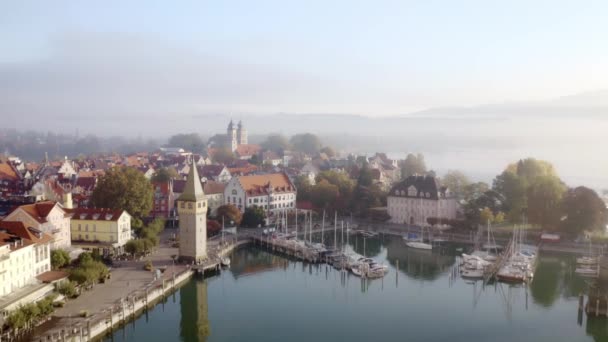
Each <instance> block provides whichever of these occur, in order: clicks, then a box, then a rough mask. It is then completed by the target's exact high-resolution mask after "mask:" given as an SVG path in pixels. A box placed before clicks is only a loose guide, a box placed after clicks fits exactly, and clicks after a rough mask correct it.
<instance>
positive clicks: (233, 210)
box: [217, 204, 243, 225]
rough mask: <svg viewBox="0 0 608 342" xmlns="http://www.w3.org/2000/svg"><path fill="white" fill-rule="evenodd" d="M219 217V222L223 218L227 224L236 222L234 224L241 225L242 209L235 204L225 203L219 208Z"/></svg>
mask: <svg viewBox="0 0 608 342" xmlns="http://www.w3.org/2000/svg"><path fill="white" fill-rule="evenodd" d="M217 219H218V221H219V222H222V220H223V221H224V223H225V224H229V223H230V222H234V224H236V225H240V224H241V220H242V219H243V216H242V214H241V211H240V210H239V209H238V208H237V207H235V206H234V205H232V204H224V205H221V206H219V207H218V208H217Z"/></svg>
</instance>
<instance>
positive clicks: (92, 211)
mask: <svg viewBox="0 0 608 342" xmlns="http://www.w3.org/2000/svg"><path fill="white" fill-rule="evenodd" d="M66 210H67V211H68V212H69V213H71V214H73V215H72V220H96V221H117V220H118V219H119V218H120V216H121V215H122V214H123V213H124V212H125V211H124V210H113V209H107V208H74V209H66ZM127 214H128V213H127Z"/></svg>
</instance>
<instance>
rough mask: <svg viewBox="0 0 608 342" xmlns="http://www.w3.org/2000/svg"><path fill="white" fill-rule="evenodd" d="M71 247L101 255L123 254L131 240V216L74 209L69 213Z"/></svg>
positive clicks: (121, 212) (122, 212) (122, 213)
mask: <svg viewBox="0 0 608 342" xmlns="http://www.w3.org/2000/svg"><path fill="white" fill-rule="evenodd" d="M70 212H71V213H72V221H71V223H70V230H71V235H72V245H73V246H77V247H80V248H82V249H84V250H88V251H95V250H97V251H98V252H99V253H100V254H101V255H104V256H107V255H112V254H122V253H124V246H125V245H126V244H127V241H129V240H131V238H132V233H131V215H129V213H127V212H126V211H125V210H111V209H97V208H92V209H88V208H76V209H72V210H71V211H70Z"/></svg>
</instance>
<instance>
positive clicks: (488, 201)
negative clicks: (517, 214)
mask: <svg viewBox="0 0 608 342" xmlns="http://www.w3.org/2000/svg"><path fill="white" fill-rule="evenodd" d="M503 202H504V197H503V196H502V195H501V194H500V193H498V192H497V191H494V190H488V191H486V192H484V193H482V194H480V195H478V196H476V197H472V198H470V199H467V200H466V202H465V204H464V215H465V217H466V221H467V223H468V224H469V225H470V226H471V227H476V226H477V225H478V224H485V223H487V217H485V221H484V219H482V218H481V212H482V211H483V210H485V209H488V210H489V211H490V212H491V213H492V215H493V216H495V217H494V220H497V219H498V218H499V217H500V219H501V221H500V222H502V221H504V216H505V215H504V213H503V212H502V209H503ZM495 222H497V221H495ZM497 223H498V222H497Z"/></svg>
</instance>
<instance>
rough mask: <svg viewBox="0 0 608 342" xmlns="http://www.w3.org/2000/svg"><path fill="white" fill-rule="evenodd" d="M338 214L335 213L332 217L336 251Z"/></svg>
mask: <svg viewBox="0 0 608 342" xmlns="http://www.w3.org/2000/svg"><path fill="white" fill-rule="evenodd" d="M337 229H338V212H337V211H336V212H335V216H334V250H336V249H337V247H338V244H337V243H338V232H337Z"/></svg>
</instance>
